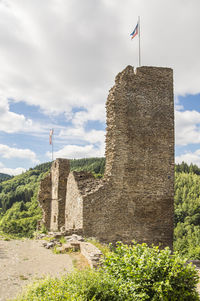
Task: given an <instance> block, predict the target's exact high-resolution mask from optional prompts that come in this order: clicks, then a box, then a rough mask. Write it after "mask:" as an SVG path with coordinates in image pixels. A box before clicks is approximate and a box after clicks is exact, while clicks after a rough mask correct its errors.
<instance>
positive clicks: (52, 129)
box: [51, 129, 54, 161]
mask: <svg viewBox="0 0 200 301" xmlns="http://www.w3.org/2000/svg"><path fill="white" fill-rule="evenodd" d="M53 134H54V130H53V129H52V138H51V139H52V140H51V146H52V161H53Z"/></svg>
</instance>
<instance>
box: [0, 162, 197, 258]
mask: <svg viewBox="0 0 200 301" xmlns="http://www.w3.org/2000/svg"><path fill="white" fill-rule="evenodd" d="M70 165H71V170H77V171H80V170H86V171H90V172H92V173H93V174H94V176H96V177H101V176H102V175H103V173H104V167H105V158H89V159H79V160H71V162H70ZM50 167H51V162H48V163H44V164H40V165H37V166H36V167H35V168H31V169H29V170H28V171H27V172H25V173H23V174H21V175H19V176H15V177H13V178H10V179H9V180H7V179H5V180H3V181H2V182H1V183H0V230H1V231H3V232H5V233H9V234H13V235H17V236H19V237H20V236H21V237H22V236H27V237H32V235H33V233H34V231H35V229H36V224H37V220H38V219H40V218H41V209H40V208H39V207H38V202H37V193H38V188H39V183H40V180H41V179H42V178H43V177H44V176H45V174H46V173H47V172H48V171H49V170H50ZM174 201H175V216H174V227H175V230H174V249H175V250H176V251H178V252H179V253H180V254H181V255H183V256H185V257H188V258H190V259H200V168H199V167H198V166H196V165H193V164H191V165H187V164H186V163H182V164H178V165H176V166H175V198H174Z"/></svg>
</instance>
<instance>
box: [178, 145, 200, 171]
mask: <svg viewBox="0 0 200 301" xmlns="http://www.w3.org/2000/svg"><path fill="white" fill-rule="evenodd" d="M175 161H176V163H182V162H183V161H184V162H185V163H187V164H191V163H193V164H196V165H198V166H199V167H200V149H198V150H196V151H195V152H188V153H185V154H183V155H180V156H177V157H176V158H175Z"/></svg>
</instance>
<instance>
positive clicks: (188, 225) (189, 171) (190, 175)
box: [174, 163, 200, 259]
mask: <svg viewBox="0 0 200 301" xmlns="http://www.w3.org/2000/svg"><path fill="white" fill-rule="evenodd" d="M174 202H175V221H174V222H175V230H174V249H175V250H176V251H178V252H179V253H181V254H182V255H184V256H187V257H189V258H190V259H200V168H198V167H197V166H196V165H192V164H191V165H190V166H188V165H187V164H186V163H182V164H180V165H176V172H175V197H174Z"/></svg>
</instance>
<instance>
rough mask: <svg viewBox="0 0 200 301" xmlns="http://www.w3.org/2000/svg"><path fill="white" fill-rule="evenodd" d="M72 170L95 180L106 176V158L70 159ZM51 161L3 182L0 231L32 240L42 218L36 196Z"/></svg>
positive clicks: (0, 191)
mask: <svg viewBox="0 0 200 301" xmlns="http://www.w3.org/2000/svg"><path fill="white" fill-rule="evenodd" d="M70 166H71V170H77V171H80V170H86V171H90V172H93V174H94V175H95V176H96V177H101V176H102V175H103V173H104V166H105V158H90V159H79V160H70ZM50 167H51V162H47V163H43V164H40V165H37V166H36V167H35V168H30V169H29V170H28V171H27V172H25V173H23V174H21V175H19V176H16V177H13V178H11V179H10V180H7V181H3V182H2V183H0V230H1V231H3V232H5V233H9V234H14V235H17V236H28V237H31V236H32V235H33V233H34V231H35V229H36V225H37V220H38V219H40V218H41V215H42V213H41V209H40V208H39V206H38V202H37V194H38V188H39V184H40V181H41V179H42V178H43V177H44V176H45V174H46V172H48V171H49V170H50Z"/></svg>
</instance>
